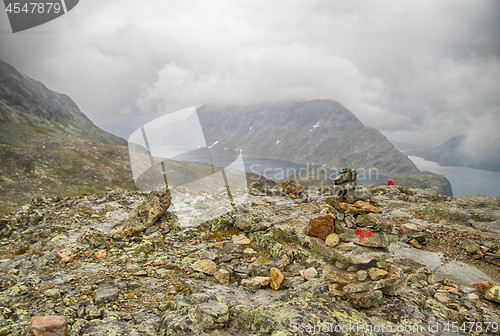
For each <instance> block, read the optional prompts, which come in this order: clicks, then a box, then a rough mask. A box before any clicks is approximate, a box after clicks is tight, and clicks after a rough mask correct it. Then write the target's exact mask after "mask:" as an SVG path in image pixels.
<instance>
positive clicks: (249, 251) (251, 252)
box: [243, 247, 257, 255]
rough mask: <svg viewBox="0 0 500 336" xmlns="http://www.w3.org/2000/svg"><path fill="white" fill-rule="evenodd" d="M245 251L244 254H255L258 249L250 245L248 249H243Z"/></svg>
mask: <svg viewBox="0 0 500 336" xmlns="http://www.w3.org/2000/svg"><path fill="white" fill-rule="evenodd" d="M243 253H244V254H248V255H253V254H257V251H255V250H254V249H253V248H251V247H248V248H246V249H244V250H243Z"/></svg>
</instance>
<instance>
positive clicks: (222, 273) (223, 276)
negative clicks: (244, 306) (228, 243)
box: [214, 268, 231, 286]
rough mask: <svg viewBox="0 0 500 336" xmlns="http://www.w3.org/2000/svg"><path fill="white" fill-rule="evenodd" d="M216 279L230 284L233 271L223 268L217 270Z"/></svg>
mask: <svg viewBox="0 0 500 336" xmlns="http://www.w3.org/2000/svg"><path fill="white" fill-rule="evenodd" d="M214 277H215V279H217V281H219V282H220V283H221V284H223V285H227V286H228V285H230V284H231V273H229V271H227V270H225V269H223V268H221V269H219V270H218V271H217V272H215V273H214Z"/></svg>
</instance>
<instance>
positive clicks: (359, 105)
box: [0, 0, 500, 144]
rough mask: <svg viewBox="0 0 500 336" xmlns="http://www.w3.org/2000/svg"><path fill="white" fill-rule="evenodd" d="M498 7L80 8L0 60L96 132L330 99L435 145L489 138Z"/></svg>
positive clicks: (459, 2)
mask: <svg viewBox="0 0 500 336" xmlns="http://www.w3.org/2000/svg"><path fill="white" fill-rule="evenodd" d="M498 9H499V4H498V2H497V1H481V2H477V1H466V0H453V1H452V0H446V1H439V2H436V1H430V0H429V1H404V2H394V1H376V2H375V1H373V2H367V1H349V2H346V1H323V0H315V1H307V2H306V1H297V0H294V1H284V0H283V1H271V2H269V1H267V2H265V1H201V0H199V1H190V2H174V1H160V0H155V1H153V0H151V1H147V2H141V3H138V2H137V1H132V0H120V1H117V0H115V1H106V2H104V1H97V0H87V1H85V2H82V1H81V2H80V4H79V5H78V6H77V7H76V8H75V9H74V10H72V11H71V12H70V14H67V15H65V16H64V17H61V18H59V19H57V20H55V21H53V22H51V23H49V24H47V25H45V26H41V27H40V28H37V29H35V30H33V31H31V32H25V33H20V34H15V35H12V34H7V33H2V34H1V35H0V43H1V46H2V48H0V57H1V58H3V59H5V60H6V61H8V62H10V63H11V64H13V65H14V66H16V67H18V68H19V69H20V70H21V71H23V72H24V73H27V74H29V75H31V76H32V77H34V78H35V79H39V80H42V81H43V82H44V83H46V84H47V85H48V86H49V87H51V88H52V89H55V90H57V91H61V92H65V93H67V94H69V95H70V96H71V97H73V98H74V99H75V100H76V101H77V103H78V104H79V105H80V106H81V108H82V110H83V111H84V112H85V113H87V114H88V115H89V116H90V117H91V119H93V120H94V121H96V122H97V123H98V124H118V125H125V126H130V127H135V126H138V125H140V124H142V123H145V122H147V121H149V120H151V119H153V118H155V117H157V116H160V115H163V114H165V113H168V112H171V111H174V110H176V109H178V108H183V107H186V106H191V105H200V104H204V103H208V102H221V103H242V104H244V103H258V102H266V101H277V100H299V99H314V98H329V99H334V100H338V101H339V102H341V103H342V104H344V105H345V106H346V107H347V108H349V109H350V110H351V111H353V112H354V113H355V114H356V115H357V116H358V117H359V118H360V119H361V120H362V121H363V122H364V123H365V124H367V125H369V126H373V127H377V128H378V129H380V130H381V131H382V132H383V133H384V134H386V135H387V136H388V137H389V138H395V139H400V140H411V141H414V142H421V143H429V144H435V143H438V142H442V141H444V140H446V139H447V138H448V137H451V136H453V135H456V134H461V133H474V132H477V130H480V129H481V130H483V131H484V130H487V131H488V132H492V133H491V134H494V132H496V128H497V127H493V126H491V125H495V124H496V125H498V117H497V116H498V114H499V113H498V112H499V106H500V101H499V98H498V97H499V96H500V95H499V94H498V91H499V87H498V85H499V84H498V83H500V54H499V50H500V43H499V42H498V41H497V40H498V35H499V30H500V28H499V27H500V24H499V22H500V21H499V20H498V19H499V17H498V16H499V15H500V11H499V10H498ZM0 28H2V29H5V24H4V23H2V25H1V26H0ZM4 46H5V47H4Z"/></svg>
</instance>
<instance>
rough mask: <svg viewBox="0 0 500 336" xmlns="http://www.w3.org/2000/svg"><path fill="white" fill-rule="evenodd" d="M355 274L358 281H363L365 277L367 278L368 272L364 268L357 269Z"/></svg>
mask: <svg viewBox="0 0 500 336" xmlns="http://www.w3.org/2000/svg"><path fill="white" fill-rule="evenodd" d="M356 276H357V278H358V280H359V281H365V280H366V279H368V272H367V271H365V270H359V271H357V272H356Z"/></svg>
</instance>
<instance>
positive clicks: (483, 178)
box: [408, 156, 500, 197]
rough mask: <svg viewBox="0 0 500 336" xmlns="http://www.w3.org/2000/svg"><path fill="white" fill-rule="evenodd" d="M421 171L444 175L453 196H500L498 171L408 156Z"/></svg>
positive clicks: (499, 173)
mask: <svg viewBox="0 0 500 336" xmlns="http://www.w3.org/2000/svg"><path fill="white" fill-rule="evenodd" d="M408 158H409V159H410V160H412V161H413V163H415V165H416V166H417V167H418V169H420V170H421V171H430V172H431V173H435V174H440V175H443V176H445V177H446V178H447V179H448V180H449V181H450V183H451V187H452V189H453V196H455V197H460V196H465V195H476V194H481V195H491V196H497V197H500V172H494V171H489V170H482V169H475V168H469V167H455V166H440V165H439V164H438V163H436V162H433V161H427V160H425V159H423V158H421V157H418V156H408Z"/></svg>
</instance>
